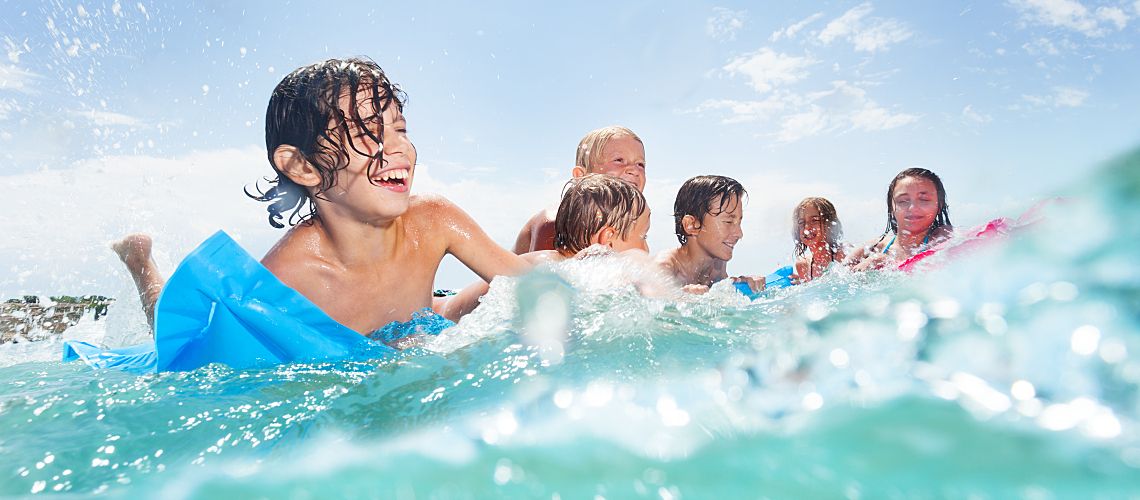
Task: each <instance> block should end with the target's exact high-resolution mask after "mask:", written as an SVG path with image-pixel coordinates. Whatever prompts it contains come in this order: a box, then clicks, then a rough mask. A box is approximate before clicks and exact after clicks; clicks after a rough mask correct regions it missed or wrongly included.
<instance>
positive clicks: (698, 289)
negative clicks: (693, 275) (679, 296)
mask: <svg viewBox="0 0 1140 500" xmlns="http://www.w3.org/2000/svg"><path fill="white" fill-rule="evenodd" d="M681 291H682V292H685V293H691V294H693V295H702V294H705V293H708V291H709V287H707V286H705V285H701V284H697V283H693V284H689V285H685V286H683V287H681Z"/></svg>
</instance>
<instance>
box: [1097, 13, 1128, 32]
mask: <svg viewBox="0 0 1140 500" xmlns="http://www.w3.org/2000/svg"><path fill="white" fill-rule="evenodd" d="M1096 17H1097V19H1100V20H1102V21H1106V22H1110V23H1112V24H1113V25H1115V26H1116V29H1117V30H1122V29H1124V27H1125V26H1127V25H1128V14H1125V13H1124V10H1123V9H1121V8H1119V7H1097V9H1096Z"/></svg>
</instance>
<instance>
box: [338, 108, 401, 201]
mask: <svg viewBox="0 0 1140 500" xmlns="http://www.w3.org/2000/svg"><path fill="white" fill-rule="evenodd" d="M357 100H358V103H359V110H358V111H359V113H360V117H361V121H362V122H364V124H365V125H366V126H368V127H369V128H370V129H371V132H372V134H373V135H376V136H379V135H380V122H381V121H382V122H383V125H384V130H383V132H384V137H383V138H384V143H383V144H379V143H377V142H376V141H375V140H373V139H372V138H370V137H368V134H366V133H365V132H364V131H363V130H361V129H360V128H359V127H358V126H357V125H356V124H353V123H351V122H352V120H350V123H349V134H350V135H351V139H352V143H353V145H354V146H355V147H352V146H349V147H347V149H348V165H347V166H345V168H344V170H342V171H341V172H339V173H338V175H337V183H336V185H334V186H333V187H332V188H331V189H329V190H328V191H327V192H326V195H327V197H328V198H329V200H330V201H332V202H334V203H336V206H337V207H338V208H339V209H340V210H342V211H345V212H347V213H350V214H356V215H358V216H359V217H362V218H364V219H369V218H375V217H380V218H394V217H398V216H400V215H402V214H403V213H404V212H405V211H407V209H408V197H409V196H410V190H411V187H412V177H413V173H414V171H415V166H416V148H415V146H414V145H412V142H411V140H410V139H409V138H408V130H407V126H408V125H407V121H406V120H405V119H404V116H403V114H402V113H400V111H399V110H398V109H397V108H396V106H395V105H391V106H388V109H386V110H384V111H383V113H381V114H380V115H379V116H376V112H375V110H373V108H372V105H371V103H370V102H368V100H367V99H366V98H365V96H363V95H358V96H357ZM348 106H349V97H348V96H347V95H345V96H344V97H342V98H341V109H342V110H346V114H348V113H347V108H348ZM347 139H348V138H345V140H347ZM356 149H359V150H360V152H357V151H356ZM380 151H383V156H382V158H383V159H384V161H383V162H382V163H377V164H375V165H374V166H373V168H372V172H371V179H370V178H369V172H368V166H369V163H370V162H371V161H372V158H371V157H370V156H369V155H375V154H376V153H377V152H380ZM361 153H364V154H361Z"/></svg>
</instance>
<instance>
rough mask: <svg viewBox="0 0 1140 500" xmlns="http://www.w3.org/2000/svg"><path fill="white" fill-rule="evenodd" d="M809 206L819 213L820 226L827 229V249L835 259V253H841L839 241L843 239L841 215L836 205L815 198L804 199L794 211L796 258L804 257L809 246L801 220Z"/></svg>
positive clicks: (823, 199)
mask: <svg viewBox="0 0 1140 500" xmlns="http://www.w3.org/2000/svg"><path fill="white" fill-rule="evenodd" d="M809 206H810V207H815V210H816V211H817V212H819V218H820V219H821V221H820V224H821V225H823V227H826V228H827V238H826V239H827V248H828V250H830V251H831V253H832V257H833V258H834V256H835V252H838V251H839V240H840V239H842V238H843V224H842V223H840V222H839V213H838V212H837V211H836V210H835V205H833V204H832V203H831V202H830V201H828V200H827V198H819V197H815V196H813V197H809V198H804V199H803V200H802V201H800V203H799V205H796V209H795V210H793V211H792V228H793V229H792V232H793V238H794V239H795V241H796V256H797V257H798V256H800V255H803V254H804V252H806V251H807V245H806V244H805V243H804V241H803V237H804V228H803V226H802V225H800V220H802V219H803V214H804V209H806V208H807V207H809Z"/></svg>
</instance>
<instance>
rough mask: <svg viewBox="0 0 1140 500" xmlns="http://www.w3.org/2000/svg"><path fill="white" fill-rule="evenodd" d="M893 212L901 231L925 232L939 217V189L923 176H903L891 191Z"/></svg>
mask: <svg viewBox="0 0 1140 500" xmlns="http://www.w3.org/2000/svg"><path fill="white" fill-rule="evenodd" d="M891 214H892V215H894V216H895V221H896V222H897V223H898V226H899V232H900V233H902V232H906V233H909V234H918V233H925V232H926V231H927V230H929V229H930V226H931V225H932V224H934V219H935V218H937V217H938V189H937V188H936V187H935V186H934V182H931V181H930V180H929V179H924V178H922V177H903V178H902V179H899V181H898V182H897V183H895V189H894V191H893V192H892V193H891Z"/></svg>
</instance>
